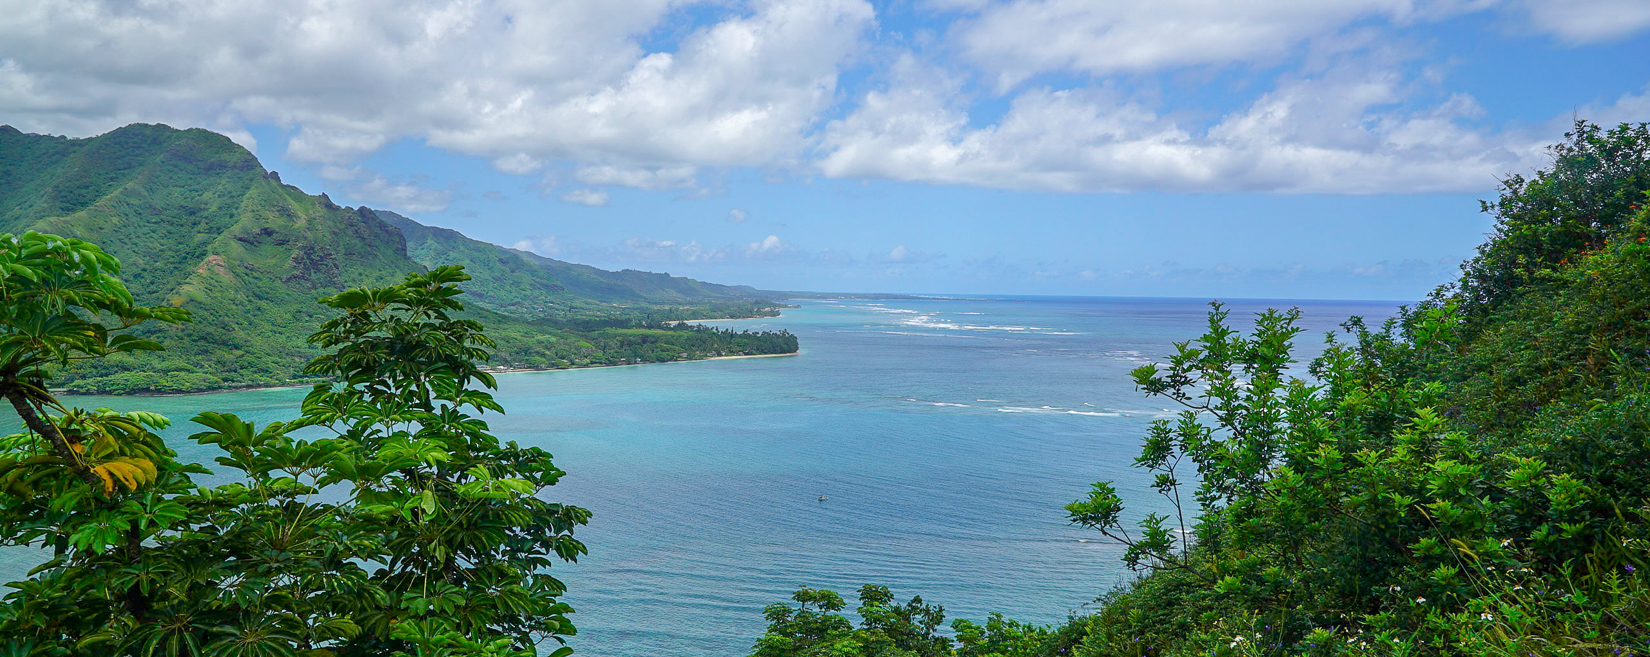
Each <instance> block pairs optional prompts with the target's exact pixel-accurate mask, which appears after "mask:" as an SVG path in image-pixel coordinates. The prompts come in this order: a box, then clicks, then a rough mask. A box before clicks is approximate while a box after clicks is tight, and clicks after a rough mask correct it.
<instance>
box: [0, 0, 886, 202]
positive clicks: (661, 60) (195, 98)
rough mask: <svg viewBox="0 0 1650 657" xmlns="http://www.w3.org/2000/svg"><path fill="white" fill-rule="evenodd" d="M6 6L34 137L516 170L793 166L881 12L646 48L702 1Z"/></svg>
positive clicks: (754, 26)
mask: <svg viewBox="0 0 1650 657" xmlns="http://www.w3.org/2000/svg"><path fill="white" fill-rule="evenodd" d="M0 4H3V5H4V11H5V15H6V20H5V21H3V22H0V44H3V45H0V111H3V112H4V113H5V115H6V116H7V117H8V121H9V122H13V123H16V124H19V127H21V128H23V129H25V130H32V131H45V132H57V133H69V134H78V135H86V134H95V133H98V132H102V131H105V130H108V129H110V128H113V127H116V126H119V125H122V124H124V123H128V122H132V121H138V120H148V121H167V122H173V123H179V124H184V125H203V126H207V127H218V128H229V129H235V128H239V127H241V126H242V124H244V123H245V122H260V123H273V124H277V125H282V126H291V127H295V128H296V129H297V132H296V134H295V135H294V137H293V138H292V140H291V141H292V143H291V145H290V147H289V153H288V155H289V156H290V157H292V158H293V159H295V160H300V161H305V162H325V163H334V164H347V163H349V162H350V161H352V159H353V158H355V157H358V156H360V155H361V154H363V153H367V152H371V151H373V150H375V149H377V148H379V147H381V146H383V145H384V144H386V143H388V142H389V141H392V140H394V139H398V138H402V137H413V138H422V139H425V140H426V141H428V143H430V144H432V145H435V146H437V147H441V148H448V149H452V150H456V151H459V152H462V153H466V154H471V155H478V156H482V157H485V158H488V159H489V160H491V161H492V162H493V163H494V165H495V166H496V167H498V168H499V169H500V170H502V171H506V172H512V173H522V172H527V171H532V170H534V169H536V168H538V167H539V166H541V164H542V162H544V161H545V160H549V159H571V160H576V161H581V162H588V163H596V164H601V165H613V166H631V167H670V166H675V165H682V164H690V165H768V164H772V163H775V162H780V161H785V160H788V159H794V158H795V157H796V156H797V154H798V153H799V152H800V149H801V147H802V146H803V145H804V143H805V140H806V134H805V133H806V131H807V130H808V128H809V127H810V126H811V125H812V124H813V123H814V122H815V120H816V117H817V115H818V114H819V112H820V111H822V110H823V109H824V108H825V107H826V106H827V105H828V104H829V103H831V102H832V101H833V100H834V95H835V93H836V80H837V74H838V69H839V66H840V65H842V63H843V62H844V61H845V60H846V59H848V58H849V57H851V56H853V55H854V54H855V53H856V52H858V51H859V50H860V49H861V47H862V40H863V35H864V33H865V32H866V30H867V29H868V28H869V27H870V26H871V25H872V24H873V23H874V12H873V11H872V9H871V6H870V5H869V4H868V3H867V2H865V0H755V1H754V2H751V3H750V4H749V5H748V6H747V7H746V10H745V11H742V12H736V13H735V14H734V15H731V16H729V17H727V18H726V19H725V20H722V21H720V22H715V23H712V24H708V25H703V26H700V27H698V28H697V29H693V30H690V31H688V32H686V33H685V35H684V36H683V37H682V38H680V39H679V43H678V44H677V47H676V48H675V50H674V51H672V52H648V51H647V49H645V48H643V47H642V46H641V45H640V43H639V39H641V38H642V37H644V36H646V35H647V34H648V33H649V32H650V31H652V30H654V29H657V28H659V27H660V26H661V25H662V24H663V21H665V20H666V19H667V18H669V17H670V16H671V15H672V12H673V10H674V9H676V8H678V7H680V6H682V5H685V4H692V1H691V0H683V1H678V0H581V1H572V2H556V3H543V2H533V1H529V0H499V1H496V2H447V1H443V0H413V1H411V2H399V1H392V0H348V1H342V2H332V1H322V0H298V1H295V2H276V3H258V4H250V5H249V4H243V3H223V2H217V1H214V0H178V1H175V2H163V3H160V2H157V3H125V2H91V1H84V0H82V1H75V0H45V1H41V2H33V1H30V2H4V3H0ZM614 184H621V183H614Z"/></svg>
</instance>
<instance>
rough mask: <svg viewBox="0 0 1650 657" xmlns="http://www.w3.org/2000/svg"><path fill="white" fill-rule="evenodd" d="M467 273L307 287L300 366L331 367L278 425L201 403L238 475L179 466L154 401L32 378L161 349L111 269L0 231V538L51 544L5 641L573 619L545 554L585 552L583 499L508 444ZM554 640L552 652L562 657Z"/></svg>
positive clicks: (446, 635) (166, 643)
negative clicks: (91, 403) (151, 406)
mask: <svg viewBox="0 0 1650 657" xmlns="http://www.w3.org/2000/svg"><path fill="white" fill-rule="evenodd" d="M467 278H468V277H467V276H466V275H465V274H464V273H463V271H462V270H461V269H459V268H449V267H444V268H438V269H436V270H434V271H432V272H429V273H427V274H411V275H409V276H408V277H407V279H406V281H405V282H403V283H402V284H400V285H395V286H391V287H387V288H380V289H362V290H351V291H347V292H344V293H341V294H338V295H336V296H333V297H329V298H327V299H324V300H323V303H325V304H327V305H328V306H330V307H332V308H334V309H336V310H337V311H339V313H340V314H339V316H338V317H337V318H336V319H334V320H332V321H330V322H328V323H326V324H325V325H324V326H323V327H322V329H321V331H320V332H318V333H317V334H316V335H315V336H314V338H313V340H314V341H315V342H316V343H318V344H320V345H321V346H322V347H324V348H326V349H328V350H329V351H328V353H327V354H326V355H325V356H323V357H321V358H318V359H316V360H315V361H314V362H313V363H312V364H311V366H310V369H311V371H312V372H314V373H317V374H322V375H329V376H335V377H337V378H338V380H337V381H336V382H334V383H330V384H321V385H317V386H316V387H315V388H314V390H312V391H311V393H310V394H309V395H308V396H307V397H306V399H305V401H304V405H303V415H302V416H300V417H299V418H298V419H296V420H294V421H292V422H286V423H281V422H276V423H271V424H268V425H266V426H263V427H257V426H254V425H253V424H251V423H248V422H245V421H243V420H241V419H239V418H237V417H235V416H233V415H228V414H218V413H212V412H206V413H201V414H200V415H199V416H198V417H196V418H195V421H196V422H197V423H198V424H200V425H202V426H203V427H204V428H205V430H204V431H202V432H200V433H197V434H195V435H194V436H192V438H193V439H194V440H196V441H198V442H200V443H204V444H210V445H215V446H217V447H219V448H221V450H222V455H221V456H219V457H217V458H216V459H215V462H216V464H218V465H219V466H223V467H224V468H226V469H227V470H228V471H229V472H228V474H230V477H229V479H230V482H229V483H224V484H220V485H217V486H214V487H210V488H208V487H203V486H200V485H197V484H196V483H195V482H194V481H193V480H192V479H191V476H190V475H200V474H208V471H207V470H206V469H205V468H203V467H202V466H201V465H198V464H189V463H181V462H179V461H177V459H176V454H175V453H174V452H172V451H171V450H169V449H168V448H167V447H166V445H165V444H164V443H163V441H162V440H161V439H160V438H159V436H157V435H156V434H155V433H154V432H155V431H158V430H160V429H163V428H165V427H167V426H168V421H167V419H166V418H164V417H161V416H159V415H156V414H153V413H142V412H134V413H116V412H113V411H110V410H107V409H97V410H93V411H87V410H82V409H75V408H69V407H67V406H66V405H64V404H63V403H62V401H61V400H59V399H57V398H56V397H55V396H53V395H52V393H51V391H50V389H49V387H48V384H49V381H50V379H51V377H52V375H53V373H54V371H56V370H57V369H58V368H61V367H63V366H65V365H68V364H70V363H72V362H74V361H77V360H85V359H95V358H101V357H104V356H106V355H108V354H111V353H118V352H122V351H138V350H156V349H159V348H160V345H158V344H155V343H153V342H147V341H143V340H138V339H134V338H131V337H129V335H128V334H127V333H123V332H122V331H125V330H126V329H130V328H132V327H134V326H137V325H138V324H140V323H142V322H144V321H147V320H151V319H153V320H157V321H163V322H178V321H184V320H186V319H187V318H188V314H187V313H186V312H184V311H182V310H180V309H176V308H164V307H163V308H145V307H140V306H136V305H135V304H134V303H133V301H132V298H131V295H130V294H129V293H128V292H127V291H126V288H125V287H124V285H122V284H121V282H120V280H119V263H118V262H116V261H115V260H114V259H113V258H111V257H109V256H108V255H107V254H105V253H103V252H102V251H101V250H99V249H97V247H95V246H93V245H90V244H87V243H85V242H81V241H79V240H73V239H66V238H61V237H56V236H51V235H38V234H33V233H30V234H26V235H23V236H11V235H0V394H3V395H4V396H5V397H6V398H7V400H8V401H9V402H10V403H11V404H12V407H13V408H14V409H15V410H16V411H17V413H18V415H19V416H20V417H21V418H22V419H23V421H24V424H25V426H26V428H27V431H25V432H23V433H20V434H16V435H12V436H9V437H6V438H4V439H0V544H5V545H12V546H28V547H33V548H36V549H40V550H42V556H47V555H49V557H50V558H49V560H48V561H47V562H46V563H45V564H43V565H41V566H40V567H38V568H36V569H34V570H33V571H32V572H31V573H30V575H29V578H28V579H27V580H26V581H22V582H14V583H12V585H11V586H12V587H13V588H14V589H15V591H13V592H12V593H11V594H9V595H7V596H6V598H5V601H4V604H3V605H0V649H3V650H4V651H6V654H15V655H79V654H87V655H91V654H96V655H105V654H132V655H215V656H216V655H222V656H247V657H253V656H260V657H261V656H295V655H308V656H310V657H320V656H322V655H418V656H420V657H424V656H437V655H511V656H527V655H535V654H537V652H538V647H539V645H540V644H542V643H543V642H545V641H547V640H556V641H560V640H561V639H562V638H563V637H565V636H567V635H571V634H573V633H574V628H573V626H572V625H571V623H569V622H568V620H567V614H568V613H569V612H571V611H572V610H571V609H570V608H568V607H567V606H566V605H565V604H564V603H561V602H559V601H558V600H557V597H558V596H559V595H560V594H561V593H562V592H563V590H564V589H565V587H564V586H562V584H561V583H560V582H559V581H557V580H556V579H555V578H553V577H551V576H549V575H548V574H547V573H546V572H545V569H547V568H548V567H549V566H550V565H551V564H552V562H554V561H556V560H563V559H566V560H571V559H574V558H576V557H577V556H579V555H580V554H583V553H584V547H583V546H582V545H581V544H579V543H578V542H577V541H576V540H574V539H573V538H572V531H573V528H574V527H575V526H577V525H580V524H583V523H584V522H586V521H587V520H588V518H589V513H588V512H587V511H584V510H583V509H579V508H577V507H572V506H566V505H560V504H554V503H550V502H546V501H544V500H543V499H541V497H540V496H541V495H542V494H543V492H544V489H545V488H546V487H548V486H550V485H553V484H554V483H555V482H556V480H557V479H558V478H559V477H560V476H561V475H562V474H563V473H562V472H561V471H560V470H557V469H556V468H555V466H554V465H553V463H552V462H551V460H550V456H549V455H548V454H546V453H544V452H543V451H542V450H538V449H536V448H524V447H520V446H518V445H516V444H514V443H503V444H501V443H500V441H498V440H497V439H496V438H494V437H493V436H491V435H490V434H488V433H487V431H488V429H487V425H486V423H485V422H484V421H482V420H481V419H480V418H479V417H477V416H478V415H479V414H480V413H482V412H485V411H493V412H501V411H502V409H501V408H500V407H499V405H498V404H497V402H495V401H493V399H492V397H491V396H490V395H488V394H487V393H486V392H485V390H483V389H482V388H490V387H492V386H493V385H494V384H495V382H494V381H493V379H492V378H491V377H490V376H489V375H487V374H486V373H485V372H483V371H481V370H480V368H479V366H478V365H477V363H478V362H479V361H481V360H483V359H485V358H486V356H487V353H486V351H485V348H486V347H488V346H490V342H489V341H488V340H487V338H486V337H485V336H484V335H483V334H482V332H481V331H482V327H481V326H480V325H478V324H476V323H475V322H473V321H469V320H464V319H458V318H455V317H454V314H455V313H457V312H459V311H461V310H462V305H461V304H460V303H459V302H458V301H457V300H456V297H457V296H458V295H459V294H460V293H461V292H460V290H459V289H458V287H457V283H459V282H462V281H464V280H467ZM568 652H570V650H569V649H568V648H566V647H562V648H560V649H558V650H556V651H555V652H554V653H552V654H555V655H565V654H567V653H568Z"/></svg>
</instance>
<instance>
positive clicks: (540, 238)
mask: <svg viewBox="0 0 1650 657" xmlns="http://www.w3.org/2000/svg"><path fill="white" fill-rule="evenodd" d="M510 248H512V249H515V250H517V251H531V252H533V253H537V254H539V255H541V256H555V255H560V254H561V252H562V251H563V249H564V248H565V247H564V246H563V244H562V243H561V241H560V240H558V239H557V238H556V236H555V235H545V234H537V235H528V236H527V237H524V238H522V239H521V240H520V241H518V242H516V243H515V244H511V245H510Z"/></svg>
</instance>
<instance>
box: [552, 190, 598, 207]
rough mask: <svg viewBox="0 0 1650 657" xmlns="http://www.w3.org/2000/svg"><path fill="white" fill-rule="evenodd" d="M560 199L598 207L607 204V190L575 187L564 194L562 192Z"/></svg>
mask: <svg viewBox="0 0 1650 657" xmlns="http://www.w3.org/2000/svg"><path fill="white" fill-rule="evenodd" d="M561 200H563V201H567V202H568V203H577V204H579V205H588V206H590V207H593V208H599V207H602V206H604V205H607V192H606V191H603V190H600V189H575V190H573V191H571V192H568V193H566V194H562V195H561Z"/></svg>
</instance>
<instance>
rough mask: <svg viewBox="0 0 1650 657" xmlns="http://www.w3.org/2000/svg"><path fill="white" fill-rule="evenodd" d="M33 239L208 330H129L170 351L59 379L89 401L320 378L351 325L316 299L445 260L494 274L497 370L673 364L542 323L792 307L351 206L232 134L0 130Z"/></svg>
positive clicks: (6, 226)
mask: <svg viewBox="0 0 1650 657" xmlns="http://www.w3.org/2000/svg"><path fill="white" fill-rule="evenodd" d="M30 230H34V231H40V232H45V233H55V234H60V235H65V236H69V237H73V238H77V239H82V240H86V241H89V242H94V243H96V244H98V245H100V246H101V247H102V248H103V249H105V250H107V252H108V254H109V255H111V256H113V257H115V258H118V259H119V260H120V261H121V262H123V263H125V265H126V270H125V271H124V273H123V280H124V281H125V283H126V284H127V285H128V286H130V291H131V294H132V296H133V298H134V299H135V303H136V304H139V305H145V306H156V307H167V306H169V307H176V308H186V309H188V310H189V311H190V312H191V313H192V315H193V317H194V319H195V321H194V322H192V323H189V324H187V325H163V324H157V323H150V324H148V325H144V326H140V327H136V328H135V329H134V330H133V331H131V332H132V333H133V334H134V335H136V336H137V337H138V338H141V339H145V340H152V341H158V342H163V343H165V344H168V345H170V346H171V349H170V350H168V351H167V352H165V353H162V354H142V355H137V354H124V353H117V354H112V355H110V356H109V357H107V358H98V359H91V360H84V361H79V362H77V363H74V364H71V365H69V366H66V367H64V368H63V370H62V371H60V372H57V373H55V374H54V377H53V378H54V381H55V382H56V384H57V385H59V386H62V387H63V388H65V389H67V390H68V391H70V392H78V393H111V394H127V393H137V392H160V393H172V392H198V391H203V390H213V389H221V388H235V387H249V386H272V385H292V384H308V383H313V382H314V381H315V379H314V377H312V376H308V375H305V374H304V373H303V372H302V370H303V367H304V364H305V363H307V362H308V361H309V360H310V359H311V358H314V357H315V356H317V355H319V354H320V351H319V350H318V349H317V347H316V346H315V345H313V344H311V343H309V342H307V341H306V340H305V336H307V335H308V334H309V332H310V331H311V330H312V329H313V327H314V326H316V325H317V324H320V323H321V322H323V321H326V320H328V319H330V318H332V317H335V316H336V314H337V311H336V309H332V308H329V307H326V306H321V305H317V304H316V303H315V300H316V299H317V298H319V297H322V296H326V295H331V294H336V293H338V292H340V291H343V290H344V289H346V288H349V287H355V286H369V287H371V286H385V285H390V284H393V283H395V282H396V281H397V280H399V279H400V277H401V275H402V274H404V273H405V272H408V271H424V270H425V269H427V268H429V267H433V266H436V265H437V264H443V263H456V264H462V265H469V266H470V270H469V271H471V273H472V275H475V276H476V277H477V278H478V279H480V280H477V281H473V282H472V283H471V284H470V285H469V287H470V288H471V290H470V291H471V292H472V293H474V296H473V297H472V299H473V301H472V302H471V303H470V306H471V307H470V308H469V309H467V311H466V314H467V315H468V316H469V317H470V318H471V319H475V320H478V321H482V322H484V323H486V324H487V325H488V327H489V328H490V329H491V331H492V333H493V335H494V338H495V339H496V340H497V342H498V349H496V350H495V351H494V352H493V354H494V355H493V356H492V358H494V361H493V363H492V365H494V366H497V367H556V366H558V363H565V364H563V365H559V366H574V365H576V364H577V363H576V361H579V360H584V361H586V362H585V363H583V364H609V363H615V362H620V361H621V360H623V362H636V361H635V358H637V357H641V358H643V361H642V362H654V361H656V360H666V359H664V358H662V357H660V358H656V357H654V355H653V352H652V351H649V352H647V353H639V354H625V355H623V356H620V355H618V354H607V353H606V352H605V351H602V350H601V349H600V348H599V347H596V346H595V344H596V343H594V342H592V340H591V338H592V336H591V335H589V334H588V332H587V331H585V330H583V329H579V328H575V327H571V325H569V326H561V327H557V326H552V325H547V324H546V323H544V322H539V321H537V320H541V319H548V320H551V321H553V322H564V323H565V322H571V321H583V320H593V319H596V320H621V321H625V322H648V323H652V324H660V323H662V322H666V321H674V320H682V319H704V318H715V317H752V316H765V315H772V314H775V313H776V312H777V308H778V305H777V304H775V303H773V302H771V301H768V300H767V299H766V298H765V297H764V296H763V295H761V294H759V293H757V291H756V290H752V289H750V288H743V287H728V286H719V285H711V284H708V283H702V282H699V281H693V280H689V279H685V278H679V277H670V276H665V275H662V274H648V273H645V272H632V271H625V272H607V271H602V270H599V269H595V268H592V267H585V266H583V265H573V264H570V263H564V262H560V261H556V260H550V259H548V258H540V257H538V256H535V255H532V254H529V253H524V252H520V251H513V250H510V249H504V248H502V247H498V246H495V245H492V244H487V243H484V242H478V241H475V240H471V239H468V238H466V237H464V236H463V235H460V234H458V233H456V232H454V231H448V230H443V229H437V228H430V227H427V226H422V225H420V224H417V223H416V222H413V221H411V220H409V219H406V218H405V217H401V216H399V215H396V214H394V213H390V212H376V211H373V210H371V209H368V208H365V207H362V208H343V207H339V206H338V205H336V204H334V203H333V202H332V201H331V200H330V199H328V198H327V197H326V196H325V195H319V196H310V195H308V194H305V193H303V192H302V191H301V190H299V189H298V188H296V187H293V186H291V185H286V184H283V183H282V182H281V179H280V177H279V176H277V175H275V174H274V173H273V172H266V171H264V169H263V167H262V166H260V165H259V164H258V161H257V158H255V157H253V155H252V154H251V153H249V152H247V151H246V150H245V149H243V148H241V147H240V146H238V145H236V144H235V143H234V142H231V141H230V140H229V139H228V138H226V137H224V136H222V135H218V134H214V133H211V132H208V131H205V130H174V129H171V128H168V127H166V126H161V125H141V124H139V125H131V126H127V127H124V128H121V129H119V130H115V131H113V132H110V133H108V134H106V135H102V136H99V137H95V138H90V139H63V138H57V137H46V136H41V135H26V134H23V133H21V132H18V131H17V130H15V129H12V128H9V127H0V231H11V232H14V233H19V234H21V233H24V232H26V231H30ZM409 247H412V248H409ZM667 341H668V340H667ZM581 343H589V344H590V345H591V347H590V348H586V347H585V346H581ZM689 351H691V350H689ZM713 351H716V350H713ZM720 351H728V350H726V349H722V350H720ZM793 351H794V350H793ZM680 357H682V358H690V357H694V356H692V355H691V354H683V355H681V356H680Z"/></svg>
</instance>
